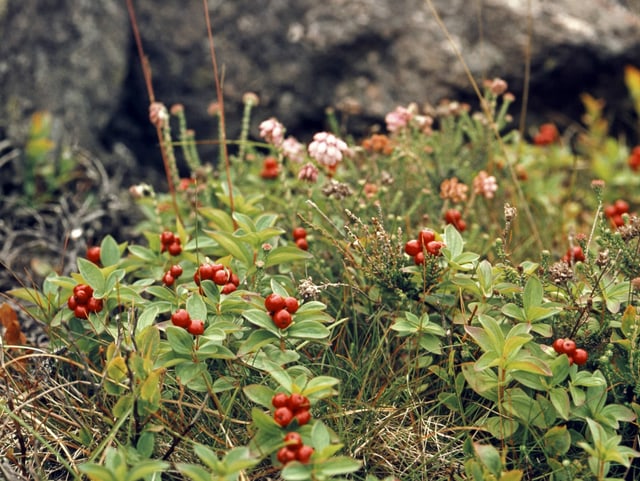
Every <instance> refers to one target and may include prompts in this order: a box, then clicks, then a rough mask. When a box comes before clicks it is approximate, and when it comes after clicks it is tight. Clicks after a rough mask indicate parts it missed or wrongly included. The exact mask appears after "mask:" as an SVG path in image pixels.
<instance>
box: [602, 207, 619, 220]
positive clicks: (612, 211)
mask: <svg viewBox="0 0 640 481" xmlns="http://www.w3.org/2000/svg"><path fill="white" fill-rule="evenodd" d="M617 213H618V212H617V210H616V207H615V205H608V206H606V207H605V208H604V215H605V216H607V217H608V218H609V219H611V218H612V217H613V216H614V215H616V214H617Z"/></svg>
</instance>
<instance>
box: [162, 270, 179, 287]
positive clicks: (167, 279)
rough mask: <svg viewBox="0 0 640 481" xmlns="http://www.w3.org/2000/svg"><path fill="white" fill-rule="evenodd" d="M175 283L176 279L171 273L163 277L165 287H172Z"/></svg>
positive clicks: (166, 273)
mask: <svg viewBox="0 0 640 481" xmlns="http://www.w3.org/2000/svg"><path fill="white" fill-rule="evenodd" d="M175 281H176V280H175V278H174V277H173V276H172V275H171V271H169V272H165V273H164V276H162V283H163V284H164V285H165V286H169V287H171V286H172V285H173V283H174V282H175Z"/></svg>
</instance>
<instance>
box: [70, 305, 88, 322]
mask: <svg viewBox="0 0 640 481" xmlns="http://www.w3.org/2000/svg"><path fill="white" fill-rule="evenodd" d="M73 315H74V316H76V317H77V318H78V319H87V318H88V317H89V310H88V309H87V307H86V306H76V308H75V309H74V310H73Z"/></svg>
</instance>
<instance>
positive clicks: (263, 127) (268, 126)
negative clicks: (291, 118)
mask: <svg viewBox="0 0 640 481" xmlns="http://www.w3.org/2000/svg"><path fill="white" fill-rule="evenodd" d="M284 130H285V129H284V125H282V124H281V123H280V122H278V121H277V120H276V118H275V117H271V118H270V119H267V120H265V121H263V122H262V123H261V124H260V137H262V138H263V139H264V140H266V141H267V142H268V143H270V144H272V145H275V146H276V147H279V146H281V145H282V142H284Z"/></svg>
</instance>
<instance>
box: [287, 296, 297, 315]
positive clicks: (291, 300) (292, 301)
mask: <svg viewBox="0 0 640 481" xmlns="http://www.w3.org/2000/svg"><path fill="white" fill-rule="evenodd" d="M284 307H285V309H286V310H287V311H289V313H290V314H295V313H296V311H297V310H298V307H300V304H299V303H298V299H296V298H295V297H285V298H284Z"/></svg>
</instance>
